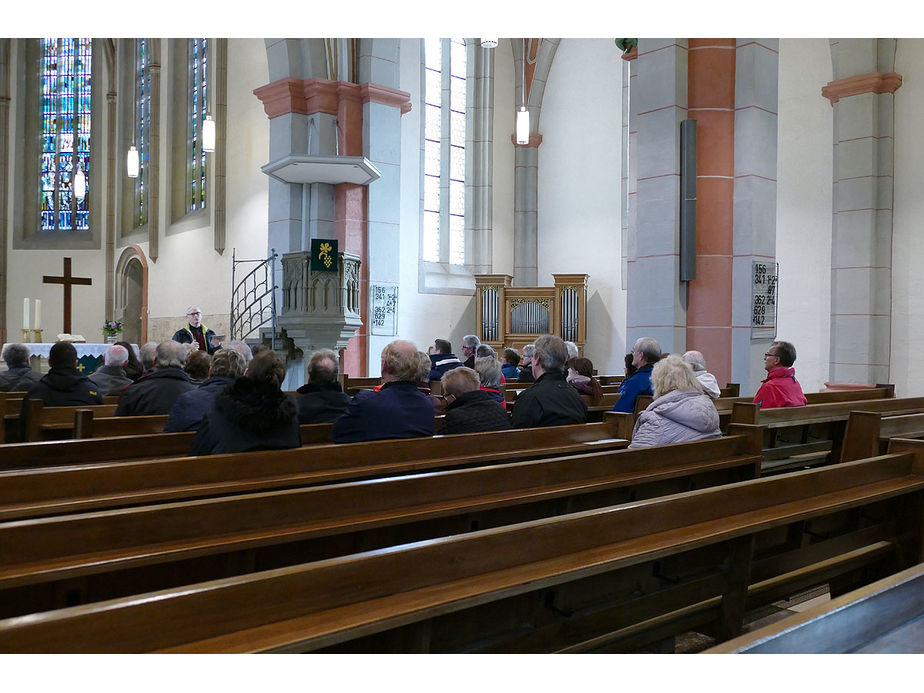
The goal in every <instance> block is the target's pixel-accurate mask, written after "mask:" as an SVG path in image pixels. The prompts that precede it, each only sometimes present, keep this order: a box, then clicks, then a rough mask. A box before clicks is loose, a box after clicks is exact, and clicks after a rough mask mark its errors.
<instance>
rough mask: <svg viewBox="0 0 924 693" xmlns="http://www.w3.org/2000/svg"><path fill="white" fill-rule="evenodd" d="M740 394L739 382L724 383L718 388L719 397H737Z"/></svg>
mask: <svg viewBox="0 0 924 693" xmlns="http://www.w3.org/2000/svg"><path fill="white" fill-rule="evenodd" d="M740 395H741V384H740V383H726V384H725V387H720V388H719V397H738V396H740Z"/></svg>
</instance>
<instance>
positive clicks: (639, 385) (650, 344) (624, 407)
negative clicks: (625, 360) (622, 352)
mask: <svg viewBox="0 0 924 693" xmlns="http://www.w3.org/2000/svg"><path fill="white" fill-rule="evenodd" d="M660 360H661V345H660V344H658V341H657V340H656V339H653V338H652V337H642V338H641V339H639V340H637V341H636V342H635V346H634V347H632V365H633V366H635V367H636V368H638V370H637V371H636V372H635V373H634V374H633V375H631V376H630V377H628V378H626V379H625V380H624V381H623V383H622V385H620V386H619V400H618V401H617V402H616V404H614V405H613V411H624V412H629V413H632V412H634V411H635V399H636V397H638V396H639V395H650V394H652V390H651V371H652V369H653V368H654V365H655V364H656V363H657V362H658V361H660Z"/></svg>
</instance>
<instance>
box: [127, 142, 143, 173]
mask: <svg viewBox="0 0 924 693" xmlns="http://www.w3.org/2000/svg"><path fill="white" fill-rule="evenodd" d="M140 171H141V160H140V158H139V156H138V150H137V149H135V145H134V144H132V146H131V147H129V148H128V156H127V157H126V159H125V172H126V173H127V174H128V177H129V178H137V177H138V173H139V172H140Z"/></svg>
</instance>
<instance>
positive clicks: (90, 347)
mask: <svg viewBox="0 0 924 693" xmlns="http://www.w3.org/2000/svg"><path fill="white" fill-rule="evenodd" d="M54 345H55V343H54V342H34V343H32V344H26V346H27V347H28V348H29V352H30V353H31V354H32V356H41V357H42V358H44V359H47V358H48V352H50V351H51V347H53V346H54ZM110 346H111V345H110V344H108V343H105V342H104V343H102V344H91V343H89V342H87V343H85V344H81V343H79V342H75V343H74V348H75V349H76V350H77V358H78V359H81V358H83V357H84V356H94V357H96V358H102V357H103V355H104V354H105V353H106V350H107V349H108V348H109V347H110ZM3 348H4V349H5V348H6V344H4V345H3ZM132 349H133V350H134V352H135V354H137V353H138V345H137V344H132Z"/></svg>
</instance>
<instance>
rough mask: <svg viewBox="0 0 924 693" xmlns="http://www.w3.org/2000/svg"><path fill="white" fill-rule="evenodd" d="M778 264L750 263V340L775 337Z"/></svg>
mask: <svg viewBox="0 0 924 693" xmlns="http://www.w3.org/2000/svg"><path fill="white" fill-rule="evenodd" d="M779 270H780V266H779V263H776V262H759V261H757V260H755V261H754V262H753V263H752V271H751V339H773V338H775V337H776V296H777V294H776V289H777V286H778V285H779Z"/></svg>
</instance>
